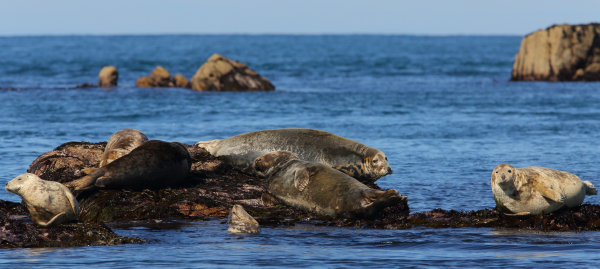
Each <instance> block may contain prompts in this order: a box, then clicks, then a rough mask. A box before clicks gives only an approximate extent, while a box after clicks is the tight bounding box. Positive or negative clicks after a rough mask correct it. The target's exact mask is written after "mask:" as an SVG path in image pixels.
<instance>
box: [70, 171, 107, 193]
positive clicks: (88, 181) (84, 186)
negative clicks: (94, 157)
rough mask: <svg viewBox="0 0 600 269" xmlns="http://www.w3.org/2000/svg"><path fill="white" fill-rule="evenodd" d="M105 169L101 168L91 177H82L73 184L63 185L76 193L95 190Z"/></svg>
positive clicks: (72, 182)
mask: <svg viewBox="0 0 600 269" xmlns="http://www.w3.org/2000/svg"><path fill="white" fill-rule="evenodd" d="M104 171H106V170H104V169H102V168H100V169H98V170H96V171H94V173H92V174H91V175H89V176H85V177H82V178H80V179H76V180H73V181H71V182H67V183H63V185H65V186H67V187H69V188H73V189H74V190H76V191H85V190H91V189H94V188H95V186H94V185H95V183H96V180H97V179H98V178H99V177H101V176H103V175H104V173H105V172H104Z"/></svg>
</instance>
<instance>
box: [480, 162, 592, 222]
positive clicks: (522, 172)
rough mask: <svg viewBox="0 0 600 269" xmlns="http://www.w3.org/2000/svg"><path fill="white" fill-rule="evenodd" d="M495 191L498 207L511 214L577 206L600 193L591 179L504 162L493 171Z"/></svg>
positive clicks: (539, 212)
mask: <svg viewBox="0 0 600 269" xmlns="http://www.w3.org/2000/svg"><path fill="white" fill-rule="evenodd" d="M491 182H492V183H491V184H492V192H493V193H494V200H495V201H496V206H497V208H498V210H500V211H501V212H503V213H506V214H507V215H519V216H529V215H540V214H548V213H551V212H553V211H556V210H558V209H560V208H562V207H564V206H567V207H576V206H578V205H580V204H581V203H583V200H584V199H585V196H586V195H596V194H597V193H598V192H597V190H596V188H595V187H594V185H592V183H590V182H589V181H581V179H579V177H577V176H576V175H574V174H571V173H568V172H563V171H559V170H554V169H550V168H545V167H536V166H529V167H523V168H515V167H513V166H511V165H509V164H501V165H498V166H496V168H494V171H493V172H492V181H491Z"/></svg>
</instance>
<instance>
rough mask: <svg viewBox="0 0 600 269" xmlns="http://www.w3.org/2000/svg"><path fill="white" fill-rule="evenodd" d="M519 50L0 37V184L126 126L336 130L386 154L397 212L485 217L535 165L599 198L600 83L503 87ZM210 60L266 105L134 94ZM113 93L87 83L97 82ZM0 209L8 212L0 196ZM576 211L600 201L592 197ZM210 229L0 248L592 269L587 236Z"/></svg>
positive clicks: (134, 261) (128, 258) (429, 39)
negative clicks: (44, 158)
mask: <svg viewBox="0 0 600 269" xmlns="http://www.w3.org/2000/svg"><path fill="white" fill-rule="evenodd" d="M521 38H522V37H520V36H393V35H390V36H388V35H298V36H295V35H159V36H39V37H0V88H1V89H0V103H1V104H2V105H1V106H0V115H2V116H0V183H2V184H5V183H6V182H8V181H9V180H11V179H12V178H14V177H16V176H17V175H19V174H22V173H25V172H26V170H27V168H28V167H29V165H30V164H31V163H32V162H33V160H35V159H36V158H37V157H38V156H39V155H41V154H43V153H45V152H47V151H50V150H52V149H54V148H56V147H57V146H59V145H61V144H63V143H65V142H69V141H87V142H101V141H107V140H108V138H109V137H110V135H111V134H113V133H114V132H116V131H118V130H120V129H122V128H134V129H138V130H140V131H142V132H144V133H145V134H146V135H147V136H148V137H149V138H150V139H160V140H165V141H179V142H182V143H186V144H193V143H195V142H198V141H203V140H211V139H220V138H226V137H230V136H233V135H237V134H240V133H245V132H251V131H257V130H265V129H274V128H314V129H320V130H324V131H328V132H332V133H335V134H338V135H341V136H344V137H347V138H350V139H353V140H356V141H359V142H361V143H364V144H366V145H368V146H371V147H375V148H378V149H380V150H382V151H383V152H385V153H386V155H387V157H388V160H389V163H390V165H391V167H392V168H393V170H394V173H393V174H391V175H388V176H386V177H384V178H381V179H380V180H378V181H377V183H378V184H379V186H381V187H383V188H394V189H396V190H398V192H399V193H401V194H402V195H406V196H408V204H409V207H410V209H411V212H420V211H428V210H432V209H435V208H442V209H446V210H450V209H454V210H464V211H469V210H479V209H484V208H493V207H494V206H495V203H494V200H493V195H492V192H491V187H490V176H491V173H492V170H493V168H494V167H495V166H496V165H498V164H502V163H508V164H511V165H513V166H515V167H524V166H544V167H549V168H553V169H558V170H563V171H568V172H571V173H574V174H576V175H578V176H579V177H580V178H581V179H582V180H589V181H591V182H592V183H593V184H596V186H598V185H600V180H599V179H598V175H599V174H600V168H598V165H597V162H598V160H599V159H600V146H599V142H598V141H600V106H598V104H599V103H600V83H598V82H572V83H563V82H510V81H509V78H510V72H511V69H512V62H513V60H514V55H515V54H516V53H517V51H518V48H519V44H520V41H521ZM213 53H219V54H222V55H224V56H226V57H228V58H230V59H233V60H237V61H241V62H244V63H246V64H247V65H248V66H249V67H250V68H251V69H253V70H255V71H256V72H258V73H259V74H260V75H262V76H265V77H266V78H268V79H270V80H271V82H272V83H273V84H274V85H275V86H276V91H273V92H195V91H192V90H189V89H181V88H136V87H135V86H134V85H135V80H136V79H137V78H138V77H140V76H144V75H148V74H149V73H150V72H151V71H152V69H154V67H156V66H157V65H161V66H163V67H165V68H166V69H167V70H168V71H169V72H170V73H171V74H175V73H181V74H183V75H184V76H186V77H187V78H188V79H189V78H191V76H192V75H193V74H194V73H195V72H196V70H197V69H198V68H199V67H200V66H201V65H202V64H203V63H204V62H205V61H206V59H208V57H210V56H211V55H212V54H213ZM106 65H114V66H116V67H117V68H118V69H119V86H118V87H116V88H111V89H102V88H97V87H92V88H83V89H75V88H74V87H75V86H77V85H81V84H83V83H94V84H95V83H97V79H98V78H97V76H98V72H99V71H100V69H101V68H102V67H103V66H106ZM0 199H3V200H8V201H14V202H19V201H20V198H19V197H18V196H16V195H8V192H0ZM585 202H586V203H594V204H599V203H600V196H588V197H586V200H585ZM222 221H223V220H221V219H215V220H210V221H189V220H149V221H142V222H134V223H112V224H110V225H109V226H111V227H112V228H113V229H114V231H115V232H116V233H117V234H119V235H127V236H138V237H140V238H143V239H146V240H148V242H147V243H144V244H137V245H119V246H110V247H100V246H94V247H80V248H46V249H8V250H7V249H3V250H0V265H1V266H2V267H7V268H9V267H10V268H17V267H32V266H35V267H61V268H63V267H75V266H78V265H83V266H86V267H115V268H118V267H123V268H144V267H169V268H173V267H182V268H195V267H261V266H276V267H382V266H393V267H425V266H427V267H464V266H481V267H484V266H497V267H532V266H540V265H542V264H553V265H558V266H560V267H566V266H578V267H594V266H595V264H597V263H598V261H600V254H599V253H600V251H599V250H600V244H599V243H600V233H598V232H580V233H575V232H537V231H536V232H532V231H521V230H513V229H491V228H459V229H452V228H448V229H434V228H418V229H411V230H372V229H358V228H336V227H316V226H313V225H309V224H307V225H297V226H294V227H276V228H269V227H267V228H263V229H262V232H261V233H260V234H258V235H248V236H239V235H230V234H228V233H227V225H226V224H222Z"/></svg>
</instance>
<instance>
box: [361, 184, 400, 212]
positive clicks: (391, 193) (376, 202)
mask: <svg viewBox="0 0 600 269" xmlns="http://www.w3.org/2000/svg"><path fill="white" fill-rule="evenodd" d="M362 194H363V196H364V199H361V205H362V207H363V209H364V210H365V211H363V212H364V213H363V214H362V215H363V216H364V217H366V218H371V217H373V216H375V215H376V214H377V213H379V212H380V211H381V210H383V209H385V208H387V207H390V206H394V205H398V204H400V203H401V202H403V201H404V200H406V196H402V195H400V194H398V191H396V190H395V189H389V190H387V191H382V190H376V189H366V190H363V191H362Z"/></svg>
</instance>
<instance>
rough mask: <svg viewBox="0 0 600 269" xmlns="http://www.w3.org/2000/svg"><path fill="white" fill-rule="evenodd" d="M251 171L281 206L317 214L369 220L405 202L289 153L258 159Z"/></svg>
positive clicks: (278, 152)
mask: <svg viewBox="0 0 600 269" xmlns="http://www.w3.org/2000/svg"><path fill="white" fill-rule="evenodd" d="M254 168H255V169H256V170H257V171H259V172H263V173H264V174H265V176H266V177H267V179H268V191H269V193H271V194H273V195H274V196H275V197H276V198H277V199H278V200H280V201H281V202H282V203H284V204H286V205H288V206H291V207H294V208H297V209H300V210H304V211H309V212H313V213H317V214H322V215H328V216H332V217H338V218H339V217H344V218H372V217H374V216H375V215H376V214H377V213H378V212H379V211H381V210H383V209H384V208H386V207H388V206H392V205H397V204H399V203H400V202H402V201H403V200H404V199H406V197H403V196H401V195H399V194H398V192H396V190H394V189H391V190H387V191H382V190H376V189H371V188H369V187H367V186H365V185H364V184H362V183H360V182H359V181H358V180H356V179H354V178H352V177H350V176H348V175H346V174H344V173H342V172H340V171H338V170H335V169H333V168H331V167H329V166H327V165H324V164H321V163H316V162H308V161H302V160H300V159H299V158H298V156H296V155H294V154H293V153H292V152H289V151H276V152H272V153H268V154H265V155H263V156H261V157H258V158H256V161H255V163H254Z"/></svg>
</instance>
